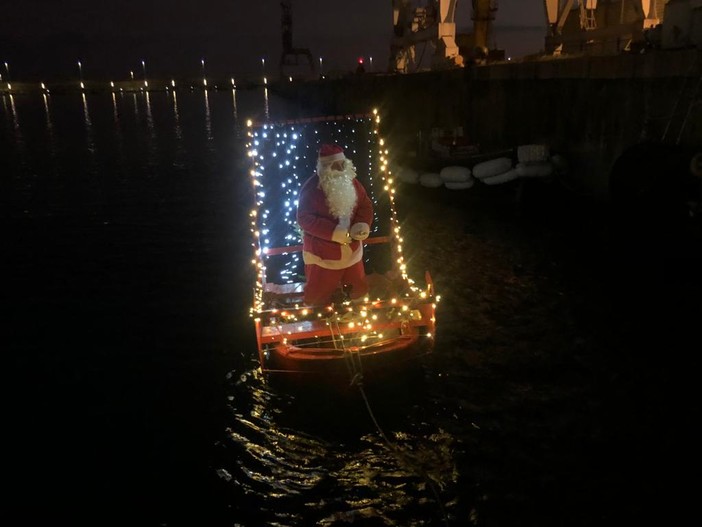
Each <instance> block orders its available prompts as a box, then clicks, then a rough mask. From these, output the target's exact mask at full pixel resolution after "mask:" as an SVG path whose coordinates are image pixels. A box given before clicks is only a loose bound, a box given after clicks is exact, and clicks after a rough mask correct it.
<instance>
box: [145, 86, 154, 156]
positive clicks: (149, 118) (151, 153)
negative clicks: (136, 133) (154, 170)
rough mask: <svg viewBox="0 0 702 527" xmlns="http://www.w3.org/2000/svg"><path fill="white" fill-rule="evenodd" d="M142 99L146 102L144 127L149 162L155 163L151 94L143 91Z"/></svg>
mask: <svg viewBox="0 0 702 527" xmlns="http://www.w3.org/2000/svg"><path fill="white" fill-rule="evenodd" d="M144 99H145V102H146V129H147V131H148V142H149V143H148V146H147V148H148V152H149V164H150V165H155V164H156V131H155V129H154V118H153V115H152V114H151V96H150V95H149V92H148V91H146V92H144Z"/></svg>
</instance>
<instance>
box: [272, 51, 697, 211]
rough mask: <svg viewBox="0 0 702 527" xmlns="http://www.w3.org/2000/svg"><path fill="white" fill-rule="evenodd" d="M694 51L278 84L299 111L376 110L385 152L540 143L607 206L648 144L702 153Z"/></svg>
mask: <svg viewBox="0 0 702 527" xmlns="http://www.w3.org/2000/svg"><path fill="white" fill-rule="evenodd" d="M701 79H702V51H701V50H696V49H686V50H675V51H656V52H652V53H647V54H636V55H633V54H632V55H616V56H602V57H571V58H549V59H544V60H535V61H529V62H520V63H501V64H492V65H485V66H474V67H470V68H466V69H457V70H450V71H444V72H428V73H417V74H410V75H368V74H366V75H356V76H349V77H347V78H344V79H339V80H328V81H318V82H311V83H303V82H294V83H285V82H281V83H277V84H274V85H272V86H271V89H272V90H274V91H275V92H276V93H278V94H280V95H282V96H283V97H287V98H290V99H294V100H296V101H299V108H300V111H301V112H307V113H309V112H316V113H318V114H326V115H329V114H332V115H333V114H345V113H357V112H366V111H368V110H369V109H372V108H378V109H379V110H380V111H381V112H382V115H383V123H384V124H383V129H384V130H385V133H386V134H387V135H388V136H391V137H392V138H393V141H392V142H393V144H396V145H404V147H405V148H415V147H416V148H420V149H421V145H419V143H420V142H421V140H422V139H421V138H422V137H426V136H427V134H428V133H429V132H430V130H431V129H432V128H454V127H462V128H463V130H464V133H465V135H467V136H468V138H469V139H470V140H471V141H473V142H475V143H476V144H478V145H479V146H480V149H481V151H484V152H489V151H498V150H503V149H505V148H515V147H517V146H519V145H522V144H532V143H540V144H547V145H549V146H550V148H551V151H552V152H558V153H560V154H562V155H563V156H564V157H565V158H566V159H567V160H568V163H569V167H570V168H569V172H568V175H567V177H568V184H569V185H571V186H572V187H573V188H574V189H577V190H578V191H579V192H581V193H584V194H588V195H591V196H593V197H595V198H598V199H607V197H608V181H609V174H610V170H611V168H612V166H613V165H614V163H615V161H616V160H617V159H618V158H619V156H620V155H621V154H622V153H623V152H624V151H626V150H627V149H628V148H629V147H631V146H633V145H635V144H637V143H639V142H641V141H644V140H655V141H661V142H665V143H672V144H680V145H684V146H687V147H690V148H696V149H700V150H702V104H700V97H701V95H702V86H700V81H701Z"/></svg>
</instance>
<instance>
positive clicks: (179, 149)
mask: <svg viewBox="0 0 702 527" xmlns="http://www.w3.org/2000/svg"><path fill="white" fill-rule="evenodd" d="M173 122H174V126H175V138H176V140H175V158H174V160H173V165H174V166H177V167H182V166H183V156H184V154H185V149H184V148H183V130H182V128H181V126H180V115H179V114H178V94H177V93H176V92H175V90H173Z"/></svg>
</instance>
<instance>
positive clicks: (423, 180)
mask: <svg viewBox="0 0 702 527" xmlns="http://www.w3.org/2000/svg"><path fill="white" fill-rule="evenodd" d="M419 183H420V184H421V185H422V186H423V187H429V188H436V187H440V186H441V185H443V184H444V182H443V180H442V179H441V176H440V175H439V174H438V173H436V172H424V173H423V174H422V175H420V176H419Z"/></svg>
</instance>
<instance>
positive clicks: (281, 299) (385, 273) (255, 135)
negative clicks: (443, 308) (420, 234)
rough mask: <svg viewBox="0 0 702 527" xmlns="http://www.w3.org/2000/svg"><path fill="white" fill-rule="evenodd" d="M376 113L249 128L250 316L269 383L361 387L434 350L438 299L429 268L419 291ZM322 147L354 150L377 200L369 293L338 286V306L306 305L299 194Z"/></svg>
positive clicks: (368, 257) (367, 250)
mask: <svg viewBox="0 0 702 527" xmlns="http://www.w3.org/2000/svg"><path fill="white" fill-rule="evenodd" d="M379 125H380V117H379V115H378V113H377V111H374V112H373V113H370V114H362V115H344V116H333V117H320V118H309V119H297V120H291V121H285V122H277V123H263V124H259V125H254V124H253V123H248V127H247V149H248V156H249V159H250V160H251V169H250V175H251V177H252V180H253V185H254V201H255V205H254V208H253V210H252V212H251V231H252V234H253V244H252V245H253V250H254V259H253V263H254V265H255V280H254V293H253V305H252V307H251V316H252V318H253V321H254V326H255V330H256V339H257V345H258V356H259V362H260V367H261V370H262V372H263V374H264V377H265V378H266V379H269V380H276V379H280V378H295V379H300V378H302V379H310V380H312V379H313V378H314V379H316V382H319V381H321V380H324V381H325V382H329V381H330V382H333V383H341V384H344V383H347V384H349V385H353V384H355V383H359V382H363V381H367V380H369V379H377V378H382V377H384V376H388V375H390V376H392V375H394V374H396V373H398V371H399V370H401V369H403V368H405V367H408V366H410V367H411V366H416V365H417V363H418V362H420V359H421V358H422V357H424V356H426V355H427V354H428V353H431V352H432V350H433V347H434V336H435V327H436V305H437V302H438V301H439V297H438V296H437V295H436V292H435V291H434V284H433V282H432V279H431V275H430V273H429V272H428V271H425V273H424V280H423V283H422V284H421V285H418V284H417V283H416V282H415V281H414V280H413V279H412V278H410V276H409V274H408V271H407V266H406V263H405V261H404V259H403V255H402V237H401V235H400V225H399V222H398V220H397V214H396V210H395V202H394V200H395V191H394V188H393V184H394V181H393V176H392V174H391V172H390V170H389V168H388V159H389V153H388V150H387V146H386V145H385V143H384V140H383V139H382V138H381V136H380V132H379ZM322 143H337V144H340V145H343V147H344V149H345V151H347V152H350V157H351V158H352V160H353V162H354V164H355V166H356V170H357V178H358V179H359V180H360V181H361V182H362V183H363V184H364V186H365V187H366V190H367V192H368V194H369V196H370V197H371V199H372V200H373V202H374V222H373V226H372V232H371V235H370V236H369V238H367V239H366V240H365V242H364V265H365V269H366V275H367V277H368V282H369V287H370V291H369V293H368V295H367V296H366V297H364V298H363V300H362V301H361V302H356V303H352V302H351V301H350V300H349V299H348V298H347V295H346V293H345V291H343V290H341V289H340V290H339V291H338V292H337V295H336V297H335V299H334V301H333V302H332V303H331V304H329V305H320V306H307V305H305V304H304V302H303V293H304V287H305V278H304V264H303V262H302V242H301V233H300V230H299V226H298V225H297V221H296V210H297V192H298V189H299V187H300V186H301V184H302V183H303V182H304V181H305V180H306V179H307V178H308V177H309V176H310V175H312V174H313V173H314V170H315V167H316V161H317V152H318V149H319V145H320V144H322Z"/></svg>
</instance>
